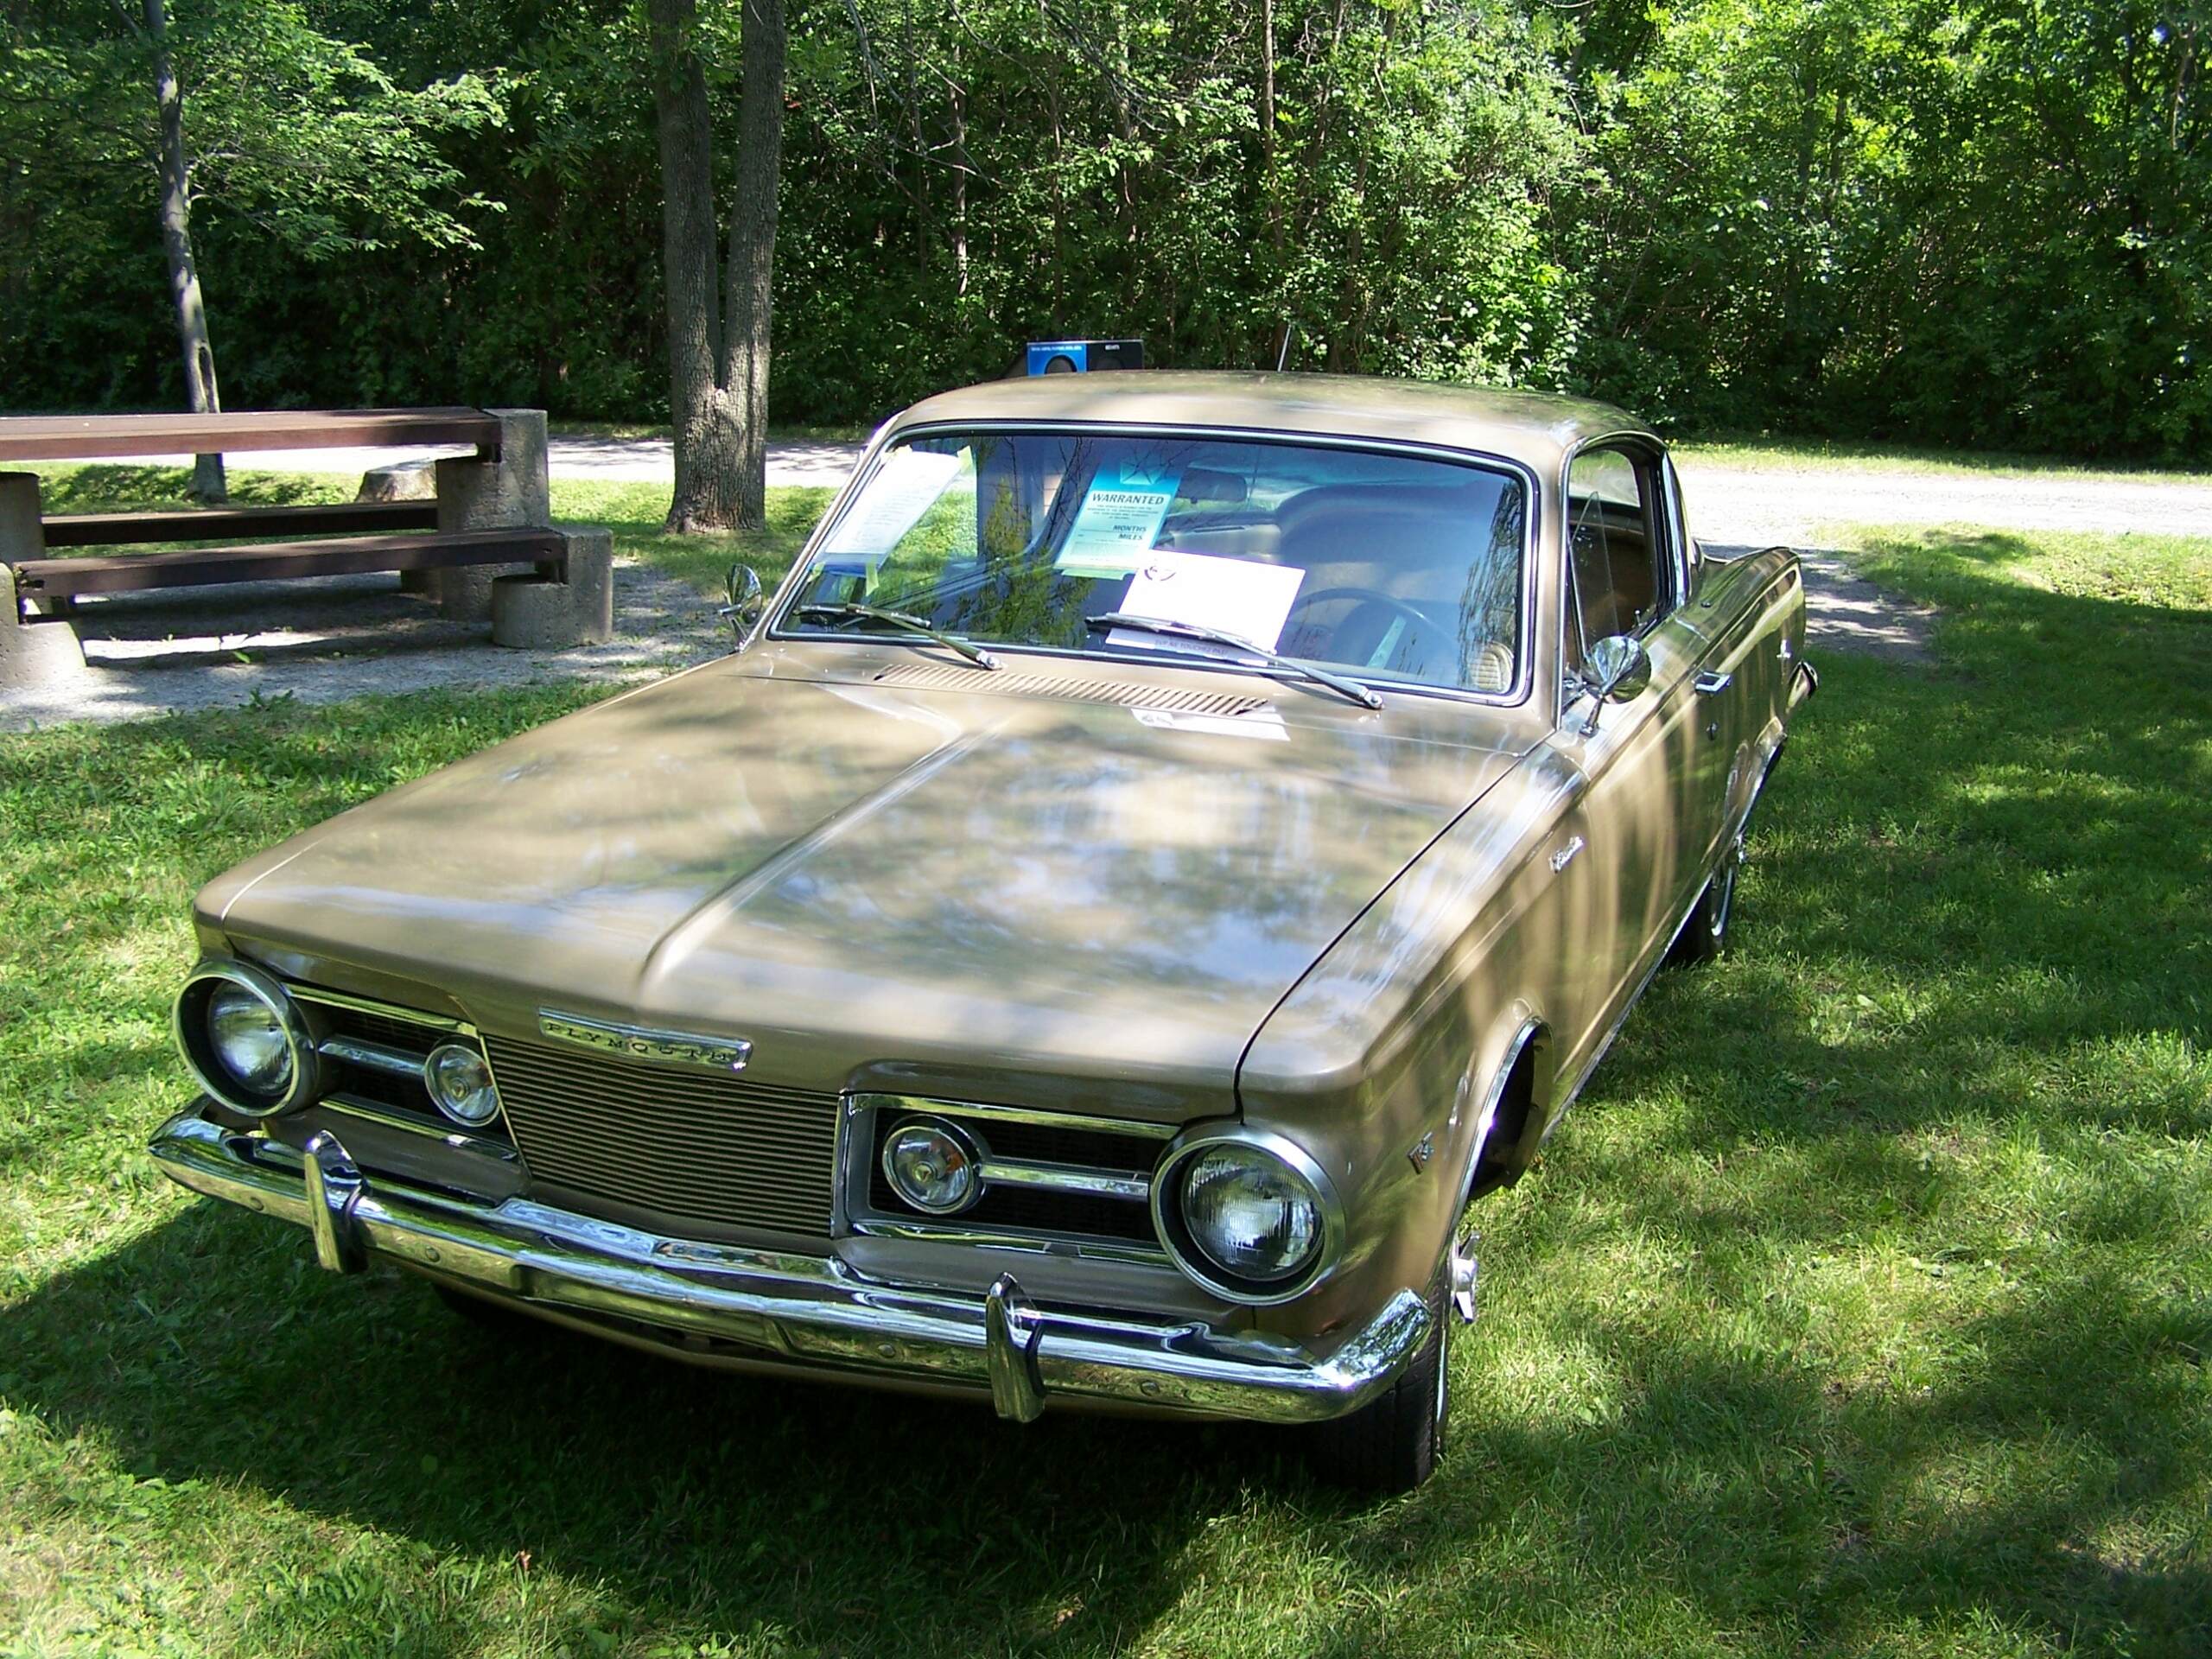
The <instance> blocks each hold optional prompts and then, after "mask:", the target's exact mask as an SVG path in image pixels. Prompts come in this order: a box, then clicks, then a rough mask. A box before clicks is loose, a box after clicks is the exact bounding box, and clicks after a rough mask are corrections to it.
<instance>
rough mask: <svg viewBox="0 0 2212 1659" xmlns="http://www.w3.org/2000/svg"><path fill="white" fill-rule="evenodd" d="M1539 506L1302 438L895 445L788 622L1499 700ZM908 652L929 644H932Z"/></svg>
mask: <svg viewBox="0 0 2212 1659" xmlns="http://www.w3.org/2000/svg"><path fill="white" fill-rule="evenodd" d="M1527 511H1528V508H1527V502H1526V500H1525V498H1524V493H1523V491H1522V485H1521V482H1520V480H1518V479H1517V478H1516V477H1515V476H1513V475H1512V474H1509V473H1506V472H1503V471H1502V470H1500V469H1498V468H1496V467H1483V466H1478V465H1474V464H1471V463H1469V464H1461V463H1458V462H1453V461H1429V460H1423V459H1420V458H1417V457H1412V456H1405V455H1393V454H1373V453H1370V452H1367V451H1363V450H1357V449H1341V448H1324V447H1321V446H1319V445H1307V444H1299V443H1295V442H1284V443H1278V442H1262V441H1258V440H1253V439H1243V438H1215V437H1203V436H1173V437H1135V436H1101V435H1093V434H1085V433H1081V432H1027V431H1025V432H1020V433H1005V432H997V433H990V432H972V433H950V434H948V433H943V432H939V433H936V434H932V435H929V436H925V437H918V438H914V439H912V440H910V441H904V442H899V443H897V444H894V445H893V447H892V448H889V449H887V451H885V453H884V454H883V455H882V456H881V458H880V461H879V463H878V464H877V466H876V467H875V469H874V473H873V474H872V475H871V476H870V477H869V479H868V482H867V485H866V486H865V487H864V488H862V489H861V492H860V493H859V494H858V495H856V496H855V498H854V499H852V501H851V502H850V503H849V504H848V505H847V506H846V508H845V510H844V512H842V513H841V514H840V515H839V516H838V518H837V520H836V523H835V524H832V525H831V526H830V530H829V534H828V536H827V537H824V538H823V541H822V543H820V545H819V546H818V547H817V550H816V551H815V553H814V556H813V557H812V559H811V560H810V562H809V563H808V565H807V568H806V569H805V571H804V575H802V577H801V578H800V580H799V582H798V584H797V586H796V592H795V594H794V597H793V598H792V600H791V602H790V603H789V604H787V605H786V606H785V607H784V610H783V613H782V615H781V617H780V619H779V622H778V625H777V626H778V629H779V632H782V633H785V634H787V635H818V634H824V633H828V634H839V635H848V636H858V635H865V636H867V637H868V638H869V639H880V638H881V637H883V636H885V635H886V634H891V633H896V632H900V631H901V629H900V628H899V627H897V626H890V627H887V626H877V625H878V624H880V623H881V622H882V621H883V620H884V619H882V618H880V617H875V618H871V617H869V616H868V611H869V610H874V611H877V612H882V611H895V612H899V613H903V614H904V618H905V620H906V623H907V624H911V623H912V622H914V621H919V622H922V623H925V624H927V625H928V626H931V627H933V628H935V629H938V631H940V632H943V633H946V634H950V635H952V636H955V637H957V638H958V639H964V640H969V641H973V642H976V643H979V644H985V645H1030V646H1039V647H1045V648H1048V649H1051V650H1056V651H1069V652H1088V653H1090V654H1093V655H1099V656H1108V657H1116V656H1119V657H1149V658H1155V659H1156V658H1160V657H1162V656H1174V657H1190V656H1194V655H1206V656H1213V657H1221V658H1230V659H1231V660H1238V659H1242V660H1246V661H1257V660H1259V659H1258V658H1256V657H1254V656H1253V655H1252V654H1250V653H1245V652H1239V651H1238V650H1237V649H1236V647H1235V646H1234V645H1224V644H1222V643H1219V642H1218V641H1212V640H1201V639H1196V638H1193V637H1192V636H1191V633H1190V632H1185V633H1182V634H1176V633H1170V632H1163V631H1158V630H1154V629H1150V628H1139V627H1135V626H1112V625H1111V624H1107V625H1096V626H1094V619H1096V618H1099V617H1131V618H1146V619H1153V620H1158V621H1160V622H1161V623H1167V624H1178V625H1182V626H1184V627H1185V629H1187V630H1191V631H1193V632H1211V633H1216V634H1218V633H1227V634H1230V635H1232V636H1234V637H1235V638H1236V639H1239V640H1243V641H1249V643H1250V644H1251V645H1255V646H1257V647H1259V648H1261V650H1262V651H1268V652H1279V653H1281V655H1283V656H1287V657H1289V658H1294V659H1296V660H1299V661H1303V662H1310V663H1313V664H1322V665H1325V666H1327V667H1330V668H1333V669H1337V670H1339V671H1344V672H1347V673H1349V674H1351V675H1353V676H1356V677H1357V678H1358V679H1359V680H1362V681H1366V682H1372V683H1382V684H1388V683H1391V682H1394V681H1395V682H1399V683H1413V684H1423V685H1435V686H1447V687H1451V688H1453V689H1457V690H1472V691H1481V692H1502V691H1505V690H1510V688H1511V686H1512V685H1513V683H1514V680H1515V677H1516V672H1517V670H1518V665H1519V661H1520V654H1521V651H1522V639H1521V581H1522V549H1523V544H1524V542H1525V533H1524V532H1525V525H1526V521H1527ZM905 631H906V632H907V633H908V635H909V637H914V638H917V642H918V643H921V644H923V645H924V646H925V649H926V648H927V642H926V639H925V638H921V637H918V636H915V635H914V634H913V633H912V629H911V627H910V626H909V627H906V630H905Z"/></svg>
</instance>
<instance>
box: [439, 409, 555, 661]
mask: <svg viewBox="0 0 2212 1659" xmlns="http://www.w3.org/2000/svg"><path fill="white" fill-rule="evenodd" d="M485 412H486V414H490V415H494V416H498V417H499V459H498V460H497V461H480V460H478V459H477V458H476V457H475V456H474V455H455V456H451V457H448V459H446V460H443V461H439V462H438V465H437V474H438V528H439V530H441V531H457V530H508V529H512V528H514V527H516V526H518V525H531V526H543V525H548V524H551V523H552V522H553V504H552V499H551V496H550V490H549V486H548V485H547V482H546V477H545V411H544V410H542V409H493V410H486V411H485ZM530 569H531V567H530V566H529V565H528V564H526V563H516V564H505V565H501V564H474V565H459V566H455V567H454V568H453V569H448V570H438V571H434V572H432V573H431V575H432V577H433V580H432V582H430V584H429V592H431V593H432V594H435V595H436V597H437V601H438V608H439V609H440V610H441V611H442V612H443V613H445V614H446V615H447V616H449V617H452V618H453V619H454V620H457V621H462V622H481V621H483V620H485V619H486V618H487V617H489V616H490V615H491V614H492V584H493V582H495V581H496V580H497V579H498V578H499V576H501V575H527V574H529V572H530Z"/></svg>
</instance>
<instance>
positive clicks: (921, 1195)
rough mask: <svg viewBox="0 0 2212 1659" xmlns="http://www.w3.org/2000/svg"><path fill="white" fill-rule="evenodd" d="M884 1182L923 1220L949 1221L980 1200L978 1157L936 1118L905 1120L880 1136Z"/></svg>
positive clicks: (964, 1138) (961, 1134)
mask: <svg viewBox="0 0 2212 1659" xmlns="http://www.w3.org/2000/svg"><path fill="white" fill-rule="evenodd" d="M882 1166H883V1177H884V1179H886V1180H887V1181H888V1182H890V1183H891V1190H892V1191H893V1192H896V1193H897V1194H898V1195H899V1198H900V1199H901V1200H903V1201H904V1202H905V1203H906V1204H909V1205H912V1206H913V1207H914V1208H915V1209H917V1210H918V1211H921V1212H922V1213H923V1214H924V1215H928V1216H953V1215H957V1214H959V1213H960V1211H963V1210H965V1209H967V1208H968V1207H969V1205H972V1204H974V1203H975V1202H976V1199H978V1198H981V1197H982V1195H983V1154H982V1148H981V1147H978V1146H977V1145H976V1141H975V1140H974V1138H973V1137H972V1136H970V1135H968V1134H967V1133H966V1132H965V1131H964V1130H963V1129H961V1128H958V1127H957V1125H955V1124H952V1123H950V1122H946V1121H945V1120H944V1118H941V1117H910V1118H907V1119H906V1120H905V1121H904V1122H900V1123H899V1124H897V1125H896V1126H894V1127H893V1129H892V1131H891V1133H890V1134H889V1135H886V1136H884V1137H883V1157H882Z"/></svg>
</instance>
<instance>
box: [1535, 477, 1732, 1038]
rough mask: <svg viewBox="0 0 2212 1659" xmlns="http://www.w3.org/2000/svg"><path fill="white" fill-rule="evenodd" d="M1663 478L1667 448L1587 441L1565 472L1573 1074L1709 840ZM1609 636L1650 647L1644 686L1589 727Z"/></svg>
mask: <svg viewBox="0 0 2212 1659" xmlns="http://www.w3.org/2000/svg"><path fill="white" fill-rule="evenodd" d="M1662 486H1663V472H1662V462H1661V461H1660V458H1659V455H1658V454H1657V452H1656V450H1654V449H1647V448H1644V447H1643V446H1640V445H1628V444H1621V445H1611V446H1606V447H1603V448H1592V449H1588V450H1585V451H1583V452H1582V453H1581V454H1578V455H1577V456H1576V457H1575V458H1574V460H1573V463H1572V464H1571V465H1570V467H1569V468H1568V473H1567V514H1566V518H1567V546H1566V549H1565V550H1564V557H1563V565H1564V569H1563V575H1564V579H1565V583H1566V586H1565V588H1564V590H1563V592H1564V598H1565V603H1564V607H1563V608H1564V611H1565V620H1564V628H1563V633H1564V639H1563V641H1562V645H1563V657H1562V662H1563V664H1564V669H1565V679H1566V684H1565V686H1564V687H1563V688H1562V694H1561V697H1560V702H1561V705H1562V709H1561V714H1560V722H1559V726H1558V728H1557V729H1556V731H1555V732H1554V736H1553V740H1552V741H1553V746H1554V747H1555V748H1556V749H1557V750H1558V751H1559V753H1560V754H1561V755H1562V757H1563V758H1565V759H1567V760H1569V761H1571V762H1572V763H1573V765H1574V766H1576V767H1578V768H1579V769H1580V772H1581V773H1582V775H1583V778H1584V780H1585V782H1584V788H1583V792H1582V798H1581V800H1580V804H1579V806H1578V808H1577V810H1576V811H1575V812H1574V813H1573V815H1572V817H1573V823H1571V824H1570V825H1568V826H1567V829H1566V830H1565V832H1564V833H1565V836H1566V840H1565V841H1564V842H1562V845H1561V847H1560V849H1554V853H1553V855H1552V858H1553V862H1554V879H1556V880H1559V881H1560V883H1562V884H1563V886H1564V887H1565V892H1564V894H1563V898H1564V899H1565V903H1564V905H1563V906H1562V911H1563V913H1564V915H1565V916H1566V918H1567V938H1565V939H1564V940H1562V941H1561V945H1562V949H1563V952H1564V955H1565V958H1566V962H1567V969H1566V972H1565V975H1564V983H1563V986H1562V988H1563V989H1564V990H1565V992H1566V995H1565V998H1564V999H1563V1006H1562V1007H1560V1016H1561V1017H1560V1022H1559V1024H1558V1026H1557V1027H1555V1029H1557V1030H1558V1031H1559V1032H1560V1036H1561V1038H1562V1039H1564V1040H1563V1042H1562V1045H1561V1046H1562V1050H1563V1055H1562V1058H1563V1060H1564V1062H1565V1064H1564V1066H1563V1068H1562V1069H1563V1071H1564V1072H1565V1074H1566V1075H1567V1077H1570V1078H1576V1079H1579V1078H1580V1076H1581V1074H1582V1072H1583V1071H1585V1070H1586V1069H1587V1067H1588V1066H1590V1065H1592V1064H1594V1063H1595V1061H1596V1059H1597V1057H1598V1055H1599V1052H1602V1050H1603V1047H1604V1045H1605V1039H1607V1038H1608V1037H1609V1036H1610V1035H1611V1032H1612V1029H1613V1027H1614V1026H1615V1025H1616V1024H1617V1023H1618V1020H1619V1019H1620V1018H1621V1016H1622V1014H1624V1012H1625V1010H1626V1008H1627V1007H1628V1004H1629V1002H1630V1001H1631V1000H1632V999H1633V997H1634V996H1635V995H1636V993H1637V991H1638V990H1639V989H1641V988H1642V986H1643V981H1644V979H1645V977H1646V976H1647V975H1648V973H1649V970H1650V969H1651V968H1652V966H1653V965H1655V964H1656V962H1657V960H1658V957H1659V955H1660V954H1661V953H1662V952H1663V951H1664V950H1666V948H1667V946H1668V944H1669V943H1670V942H1671V940H1672V938H1673V935H1674V929H1675V925H1676V924H1677V923H1678V922H1679V921H1680V919H1681V916H1682V913H1683V912H1684V911H1685V910H1686V909H1687V908H1688V904H1689V902H1690V898H1691V896H1692V895H1690V894H1689V893H1688V892H1687V888H1688V886H1689V884H1691V883H1692V882H1693V881H1694V880H1695V878H1696V876H1697V874H1698V872H1699V870H1700V868H1701V862H1702V854H1703V850H1704V849H1705V847H1706V846H1707V845H1709V844H1710V839H1711V832H1710V830H1709V829H1706V830H1703V831H1701V830H1700V818H1701V817H1702V814H1701V812H1700V808H1699V805H1698V803H1697V801H1696V800H1695V799H1694V797H1695V796H1696V795H1697V793H1698V791H1696V789H1695V788H1694V783H1693V779H1694V775H1695V774H1696V772H1697V771H1698V767H1697V764H1696V763H1697V759H1698V755H1697V744H1698V740H1699V737H1700V728H1699V716H1700V709H1699V708H1698V707H1697V704H1698V703H1699V702H1700V699H1699V697H1698V696H1697V693H1696V690H1695V689H1694V680H1695V677H1696V673H1697V668H1698V663H1699V658H1700V654H1701V652H1702V651H1703V642H1702V641H1701V640H1700V639H1699V637H1698V635H1697V633H1696V632H1694V630H1693V629H1692V628H1691V627H1690V626H1689V623H1688V618H1687V616H1686V615H1685V614H1684V612H1683V609H1682V598H1683V588H1684V585H1685V584H1684V578H1683V571H1682V563H1681V556H1680V551H1679V549H1678V548H1677V546H1676V544H1675V534H1674V518H1673V515H1672V514H1671V513H1670V512H1668V511H1667V510H1666V506H1665V497H1664V495H1663V493H1662ZM1614 634H1620V635H1625V636H1627V637H1628V638H1630V639H1634V640H1636V641H1637V643H1638V644H1639V645H1642V646H1643V649H1644V651H1645V652H1646V653H1647V654H1648V655H1649V658H1650V662H1651V679H1650V683H1649V686H1648V687H1647V688H1646V689H1645V690H1643V691H1642V692H1641V693H1639V694H1638V695H1637V696H1633V697H1630V698H1629V699H1627V700H1626V701H1624V702H1607V703H1605V704H1604V705H1603V706H1602V707H1601V708H1599V709H1597V711H1596V713H1597V721H1596V729H1595V730H1594V731H1592V730H1589V729H1586V728H1588V727H1589V725H1590V721H1591V715H1592V697H1591V696H1589V695H1588V694H1587V692H1586V691H1585V690H1583V689H1582V683H1581V676H1582V673H1583V671H1584V664H1585V662H1586V658H1587V655H1588V652H1589V651H1590V648H1591V647H1592V646H1593V645H1596V643H1597V642H1598V641H1599V639H1605V638H1606V637H1608V636H1609V635H1614ZM1575 842H1580V845H1579V846H1576V845H1574V843H1575ZM1569 847H1572V848H1573V852H1572V853H1571V855H1568V856H1567V859H1566V861H1565V863H1564V866H1563V867H1562V866H1561V865H1560V858H1561V854H1562V853H1563V852H1565V851H1566V849H1567V848H1569Z"/></svg>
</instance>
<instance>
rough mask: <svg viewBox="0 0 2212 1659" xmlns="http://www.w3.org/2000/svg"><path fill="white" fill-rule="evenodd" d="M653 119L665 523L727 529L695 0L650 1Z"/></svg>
mask: <svg viewBox="0 0 2212 1659" xmlns="http://www.w3.org/2000/svg"><path fill="white" fill-rule="evenodd" d="M645 19H646V29H647V34H648V38H649V40H650V42H651V46H652V76H653V117H654V124H655V126H656V127H657V128H658V132H659V137H660V177H661V218H660V228H661V259H660V263H661V289H662V293H663V296H664V300H665V303H666V305H667V308H668V385H669V405H670V415H671V420H672V421H673V423H674V425H675V429H676V493H675V494H674V495H673V496H672V497H671V499H670V501H669V506H668V525H667V527H668V528H669V529H670V530H671V531H694V530H708V529H717V528H720V527H721V526H723V525H725V524H728V522H729V521H730V518H731V515H732V513H733V512H734V510H735V507H736V505H737V504H736V502H735V500H734V497H733V493H732V492H731V491H730V489H729V487H728V486H729V480H730V478H731V475H732V474H733V473H734V471H735V468H736V459H737V452H736V449H735V447H734V445H733V444H732V443H731V442H730V437H731V434H730V432H729V430H728V423H727V422H726V421H725V420H724V418H723V412H722V410H721V398H720V397H719V392H720V387H719V386H718V385H717V384H716V380H717V376H718V374H719V372H720V369H721V356H722V318H721V273H720V271H719V270H718V269H717V260H716V251H717V248H718V246H719V244H720V240H721V238H719V237H717V236H716V234H715V137H714V117H713V113H712V111H710V110H709V107H708V104H707V74H706V69H705V67H704V65H702V63H701V61H700V59H699V41H698V22H699V18H698V7H697V5H696V0H649V3H648V4H647V6H646V8H645Z"/></svg>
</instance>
